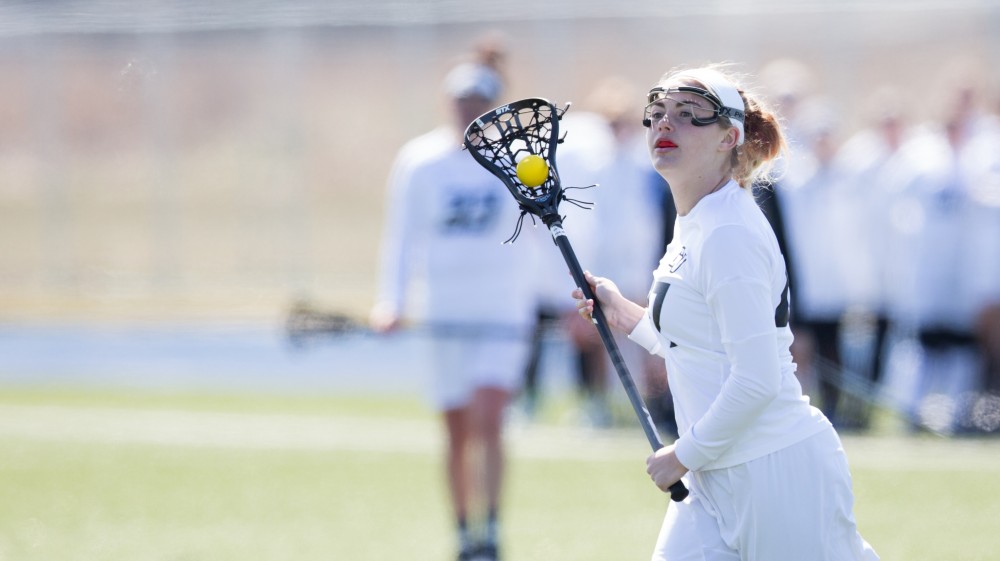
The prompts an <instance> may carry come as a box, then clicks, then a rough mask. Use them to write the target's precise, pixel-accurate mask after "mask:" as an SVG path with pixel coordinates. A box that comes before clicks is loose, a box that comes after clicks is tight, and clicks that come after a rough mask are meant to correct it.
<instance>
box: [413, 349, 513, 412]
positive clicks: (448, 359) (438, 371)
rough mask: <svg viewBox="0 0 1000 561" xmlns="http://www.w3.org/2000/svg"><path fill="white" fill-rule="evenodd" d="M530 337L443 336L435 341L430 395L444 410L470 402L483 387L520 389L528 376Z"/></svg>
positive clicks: (508, 389)
mask: <svg viewBox="0 0 1000 561" xmlns="http://www.w3.org/2000/svg"><path fill="white" fill-rule="evenodd" d="M528 351H529V344H528V342H527V341H526V340H521V339H515V338H506V339H503V338H502V339H497V338H489V337H440V338H435V339H434V341H433V342H432V343H431V361H432V362H431V367H432V368H433V369H434V373H433V374H432V382H431V395H430V399H431V402H432V404H433V405H434V406H435V407H436V408H437V409H438V410H440V411H447V410H449V409H455V408H458V407H462V406H464V405H466V404H467V403H468V402H469V400H470V399H472V394H473V392H475V391H476V390H477V389H480V388H499V389H503V390H507V391H509V392H511V393H514V392H516V391H517V390H518V389H519V388H520V387H521V383H522V380H523V379H524V369H525V367H526V366H527V360H528Z"/></svg>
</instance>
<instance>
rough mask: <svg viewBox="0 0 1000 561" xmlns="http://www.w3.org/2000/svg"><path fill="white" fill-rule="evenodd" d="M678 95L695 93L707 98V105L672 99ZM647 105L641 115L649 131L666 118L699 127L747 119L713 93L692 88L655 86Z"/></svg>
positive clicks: (650, 92) (675, 122) (673, 121)
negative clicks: (720, 119)
mask: <svg viewBox="0 0 1000 561" xmlns="http://www.w3.org/2000/svg"><path fill="white" fill-rule="evenodd" d="M677 93H688V94H694V95H696V96H698V97H700V98H702V99H704V100H705V102H706V103H707V104H701V103H698V102H696V101H693V100H682V99H678V98H676V97H670V96H671V94H677ZM646 103H647V105H646V109H645V111H644V112H643V116H642V126H644V127H646V128H649V127H651V126H653V123H659V122H660V121H661V120H663V118H664V117H667V118H668V119H669V120H670V122H671V123H674V124H681V123H684V124H688V123H689V124H691V125H694V126H696V127H704V126H708V125H711V124H712V123H716V122H718V120H719V117H728V118H730V119H736V120H738V121H740V122H741V123H742V122H743V120H744V118H745V117H744V113H743V111H740V110H739V109H734V108H732V107H726V106H725V105H723V104H722V101H721V100H719V98H718V97H717V96H716V95H715V94H713V93H712V92H710V91H708V90H705V89H702V88H696V87H693V86H679V87H676V88H661V87H655V88H653V89H651V90H649V96H648V97H647V98H646Z"/></svg>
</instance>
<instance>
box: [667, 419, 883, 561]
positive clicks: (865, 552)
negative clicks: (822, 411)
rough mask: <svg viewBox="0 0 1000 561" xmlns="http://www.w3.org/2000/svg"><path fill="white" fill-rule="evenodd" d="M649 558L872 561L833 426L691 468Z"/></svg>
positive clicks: (679, 560) (875, 557) (673, 560)
mask: <svg viewBox="0 0 1000 561" xmlns="http://www.w3.org/2000/svg"><path fill="white" fill-rule="evenodd" d="M685 482H686V483H688V485H689V487H690V490H691V493H690V495H688V498H687V499H685V500H684V502H681V503H671V505H670V507H669V508H668V510H667V515H666V518H665V519H664V521H663V527H662V528H661V530H660V537H659V539H658V540H657V543H656V551H655V552H654V553H653V561H877V560H878V558H879V557H878V555H876V554H875V551H874V550H873V549H872V548H871V546H870V545H868V543H867V542H866V541H865V540H864V539H863V538H862V537H861V535H860V534H859V533H858V530H857V525H856V524H855V522H854V514H853V507H854V494H853V492H852V490H851V475H850V472H849V471H848V467H847V455H846V454H845V453H844V449H843V446H842V445H841V442H840V438H839V437H838V436H837V433H836V432H835V431H834V430H833V428H829V429H827V430H825V431H823V432H821V433H819V434H816V435H814V436H811V437H809V438H807V439H805V440H803V441H802V442H799V443H797V444H793V445H792V446H789V447H788V448H785V449H783V450H779V451H777V452H775V453H773V454H769V455H767V456H764V457H762V458H757V459H755V460H751V461H749V462H747V463H745V464H740V465H737V466H733V467H730V468H723V469H717V470H707V471H702V472H691V473H689V474H688V476H685Z"/></svg>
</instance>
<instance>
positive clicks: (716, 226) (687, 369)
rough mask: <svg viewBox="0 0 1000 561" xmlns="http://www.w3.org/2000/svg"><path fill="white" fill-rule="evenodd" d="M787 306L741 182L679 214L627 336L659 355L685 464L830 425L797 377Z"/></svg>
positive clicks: (773, 244)
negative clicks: (641, 314)
mask: <svg viewBox="0 0 1000 561" xmlns="http://www.w3.org/2000/svg"><path fill="white" fill-rule="evenodd" d="M788 306H789V303H788V285H787V275H786V272H785V265H784V260H783V259H782V257H781V252H780V250H779V249H778V242H777V240H776V239H775V236H774V233H773V231H772V230H771V227H770V225H769V224H768V222H767V220H766V219H765V217H764V215H763V213H762V212H761V211H760V209H759V208H758V207H757V205H756V203H755V202H754V200H753V198H752V196H751V195H750V194H749V193H748V192H747V191H745V190H744V189H741V188H740V187H739V185H737V184H736V183H735V182H732V181H731V182H730V183H729V184H727V185H726V186H724V187H723V188H722V189H720V190H719V191H717V192H715V193H712V194H710V195H708V196H706V197H705V198H703V199H702V200H701V201H699V202H698V204H697V205H696V206H695V208H694V209H692V210H691V212H689V213H688V214H687V215H686V216H679V217H678V218H677V222H676V225H675V228H674V238H673V241H672V242H671V243H670V245H669V246H668V248H667V252H666V255H665V256H664V257H663V259H662V260H661V261H660V265H659V267H658V268H657V269H656V271H655V272H654V274H653V287H652V290H651V291H650V294H649V303H648V306H647V308H646V315H645V316H644V318H643V319H642V320H641V321H640V322H639V324H638V325H637V326H636V328H635V329H634V330H633V331H632V333H631V334H630V335H629V336H630V337H631V338H632V339H633V340H634V341H636V342H637V343H639V344H640V345H642V346H644V347H645V348H646V349H647V350H649V351H650V352H651V353H655V354H659V355H661V356H663V357H664V358H665V360H666V366H667V372H668V374H669V376H670V390H671V392H672V393H673V396H674V407H675V410H676V415H677V423H678V428H679V430H680V434H681V436H680V438H679V439H678V440H677V443H676V449H675V451H676V454H677V458H678V459H679V460H680V461H681V463H682V464H684V466H685V467H687V468H688V469H691V470H705V469H716V468H724V467H731V466H734V465H737V464H741V463H744V462H747V461H749V460H752V459H754V458H758V457H761V456H764V455H766V454H769V453H771V452H774V451H776V450H780V449H782V448H784V447H786V446H789V445H791V444H794V443H796V442H799V441H800V440H802V439H804V438H806V437H808V436H811V435H813V434H816V433H817V432H819V431H821V430H824V429H825V428H826V427H828V426H829V421H827V420H826V418H825V417H824V416H823V414H822V413H820V412H819V411H818V410H817V409H816V408H814V407H812V406H810V405H809V400H808V398H806V397H804V396H803V395H802V387H801V386H800V384H799V381H798V379H797V378H796V377H795V363H794V362H792V356H791V353H790V352H789V346H790V345H791V343H792V333H791V330H790V329H789V327H788Z"/></svg>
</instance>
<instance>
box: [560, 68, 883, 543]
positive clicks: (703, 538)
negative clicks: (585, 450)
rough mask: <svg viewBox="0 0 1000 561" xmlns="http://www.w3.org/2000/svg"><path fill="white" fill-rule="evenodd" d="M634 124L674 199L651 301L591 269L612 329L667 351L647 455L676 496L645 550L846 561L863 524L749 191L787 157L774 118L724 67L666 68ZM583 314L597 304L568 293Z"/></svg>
mask: <svg viewBox="0 0 1000 561" xmlns="http://www.w3.org/2000/svg"><path fill="white" fill-rule="evenodd" d="M647 101H648V105H647V107H646V111H645V119H644V124H645V125H646V126H647V127H648V131H647V133H646V137H647V141H648V147H649V153H650V156H651V159H652V162H653V167H655V168H656V170H657V171H658V172H659V173H660V174H661V175H662V176H663V177H664V179H666V180H667V182H668V183H669V184H670V190H671V192H672V193H673V197H674V202H675V203H676V206H677V214H678V217H677V222H676V225H675V230H674V238H673V240H672V241H671V243H670V245H669V246H668V247H667V252H666V254H665V255H664V257H663V259H662V260H661V261H660V265H659V268H657V269H656V271H654V273H653V281H654V282H653V287H652V290H651V292H650V295H649V301H648V306H647V307H646V308H642V307H641V306H639V305H637V304H634V303H633V302H631V301H629V300H628V299H626V298H624V297H623V296H622V295H621V293H620V292H619V291H618V289H617V287H616V286H615V285H614V283H613V282H612V281H610V280H608V279H605V278H600V277H596V276H593V275H591V274H590V273H587V280H588V282H589V283H590V284H591V287H592V288H593V289H594V291H595V295H596V297H597V299H598V300H599V301H600V303H601V306H602V307H603V309H604V312H605V314H606V315H607V318H608V322H609V323H610V324H611V326H612V327H613V328H616V329H620V330H622V331H625V332H626V333H628V334H629V338H631V339H632V340H633V341H635V342H637V343H639V344H640V345H642V346H643V347H645V348H646V349H647V350H649V351H650V352H651V353H656V354H659V355H661V356H663V357H664V359H665V360H666V366H667V372H669V375H670V387H671V390H672V391H673V396H674V405H675V410H676V415H677V421H678V425H679V431H680V437H679V438H678V439H677V441H676V442H675V443H674V444H673V445H670V446H667V447H665V448H662V449H660V450H659V451H657V452H656V453H654V454H653V455H651V456H650V457H649V459H648V460H647V462H646V463H647V472H648V473H649V475H650V477H651V478H652V479H653V481H654V482H655V483H656V485H657V486H658V487H659V488H660V489H662V490H664V491H666V490H667V488H668V487H669V486H670V485H672V484H673V483H674V482H676V481H678V480H679V479H681V477H682V476H686V477H685V481H686V483H687V485H688V486H689V487H690V490H691V494H690V496H689V497H688V498H687V499H686V500H685V501H684V502H683V503H678V504H677V505H676V506H674V507H671V508H670V509H669V510H668V512H667V515H666V518H665V520H664V522H663V527H662V530H661V532H660V537H659V540H658V542H657V545H656V550H655V553H654V555H653V559H654V560H668V559H669V560H670V561H679V560H688V559H690V560H694V559H698V560H707V561H722V560H726V561H729V560H742V561H782V560H787V561H801V560H803V559H809V560H813V561H848V560H851V561H854V560H866V561H867V560H873V559H878V556H877V555H876V554H875V552H874V551H873V550H872V549H871V547H870V546H869V545H868V544H867V543H866V542H865V541H864V540H863V539H862V538H861V536H860V534H859V533H858V531H857V529H856V526H855V522H854V517H853V514H852V507H853V502H854V498H853V494H852V491H851V478H850V474H849V472H848V467H847V458H846V456H845V454H844V450H843V448H842V446H841V443H840V439H839V437H838V436H837V434H836V432H835V431H834V429H833V427H832V425H831V424H830V422H829V421H828V420H827V419H826V418H825V417H824V416H823V414H822V413H821V412H820V411H819V410H817V409H815V408H814V407H812V406H810V405H809V402H808V400H807V399H806V398H804V397H803V395H802V388H801V386H800V385H799V382H798V381H797V379H796V377H795V364H794V363H793V362H792V357H791V354H790V353H789V346H790V344H791V342H792V333H791V331H790V330H789V327H788V313H789V298H788V284H787V281H786V272H785V265H784V260H783V258H782V255H781V252H780V251H779V249H778V244H777V242H776V240H775V237H774V234H773V231H772V230H771V228H770V227H769V225H768V223H767V221H766V219H765V218H764V216H763V214H762V213H761V211H760V210H759V209H758V207H757V205H756V204H755V203H754V199H753V197H752V196H751V194H750V193H749V192H748V190H747V188H748V187H749V186H750V185H752V184H753V181H754V180H755V178H756V177H757V176H758V175H759V174H761V173H764V169H763V168H762V166H766V164H768V163H769V162H771V161H772V160H774V158H776V157H777V156H778V155H779V154H781V153H782V151H783V147H784V140H783V136H782V132H781V130H780V128H779V125H778V122H777V120H776V117H775V116H774V115H773V114H772V113H770V112H769V111H768V110H767V109H765V108H764V106H763V105H762V104H761V103H760V102H759V101H758V100H757V99H756V98H755V97H753V96H751V95H749V94H747V93H745V92H742V91H741V90H740V89H739V88H738V87H737V86H736V85H735V84H734V82H733V80H732V79H731V78H729V77H728V76H727V75H726V74H724V73H723V71H722V70H720V69H719V68H715V67H706V68H699V69H694V70H687V71H682V72H677V73H671V74H668V75H666V76H665V77H664V78H663V79H662V80H661V81H660V82H659V83H658V84H657V85H656V87H654V88H653V89H652V90H650V92H649V97H648V100H647ZM573 297H574V298H575V299H576V300H577V308H578V309H579V310H580V313H581V314H583V315H584V317H588V318H589V317H590V316H591V313H592V311H593V306H594V303H593V301H592V300H585V299H584V297H583V294H582V292H581V291H580V290H579V289H577V290H575V291H574V292H573Z"/></svg>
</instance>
